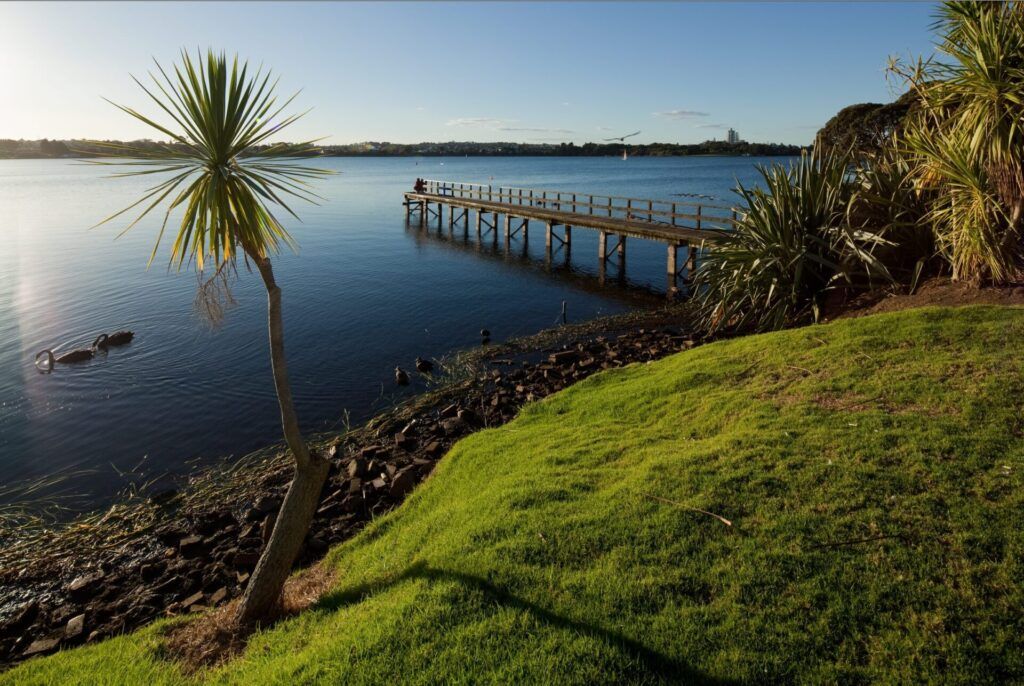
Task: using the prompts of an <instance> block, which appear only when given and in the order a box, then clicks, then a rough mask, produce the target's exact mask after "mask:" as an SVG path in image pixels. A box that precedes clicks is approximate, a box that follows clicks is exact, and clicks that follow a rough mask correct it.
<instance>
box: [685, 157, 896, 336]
mask: <svg viewBox="0 0 1024 686" xmlns="http://www.w3.org/2000/svg"><path fill="white" fill-rule="evenodd" d="M759 171H760V173H761V176H762V181H763V187H761V186H758V187H755V188H753V189H748V188H745V187H743V186H742V185H740V186H739V187H738V188H737V189H736V193H737V194H738V195H739V196H740V197H741V198H742V199H743V205H745V207H744V209H743V211H742V213H741V214H740V215H739V217H738V219H737V223H736V225H735V226H734V227H733V229H732V230H729V231H723V232H722V233H721V235H720V237H719V238H718V239H717V240H716V242H715V245H714V247H713V248H712V250H711V251H710V253H709V254H708V255H707V256H706V258H705V259H704V261H703V262H702V263H701V264H700V265H699V266H698V268H697V271H696V273H695V275H694V287H695V291H694V297H695V300H696V304H697V312H698V319H699V321H700V322H701V324H702V326H703V328H704V329H705V330H706V331H708V332H713V331H716V330H720V329H754V330H771V329H779V328H782V327H784V326H787V325H790V324H795V323H802V322H805V321H809V320H811V319H817V317H818V314H819V312H820V305H821V303H822V300H823V298H824V296H825V294H826V293H827V292H828V291H829V290H831V289H834V288H837V287H840V286H843V287H848V286H853V285H863V284H864V283H871V282H873V281H877V280H878V279H883V280H888V278H889V274H888V271H887V270H886V268H885V267H884V265H883V264H882V263H881V262H880V261H879V260H878V259H877V258H876V257H875V256H874V255H873V254H872V252H873V250H875V249H876V248H877V247H879V246H880V245H883V244H884V243H885V241H884V239H882V238H881V237H880V236H879V235H878V234H876V233H873V232H870V231H866V230H864V229H862V228H853V227H851V225H850V223H849V221H848V218H847V211H848V208H849V205H850V200H851V198H852V197H853V196H854V193H855V192H856V187H855V184H854V177H853V175H851V173H850V170H849V166H848V161H847V158H846V157H845V156H843V155H837V154H833V153H829V154H825V155H824V156H821V157H818V156H817V155H810V156H808V155H804V156H803V157H801V159H800V161H799V162H797V163H795V164H793V165H792V166H791V167H788V168H787V167H785V166H783V165H779V164H776V165H772V166H770V167H760V168H759Z"/></svg>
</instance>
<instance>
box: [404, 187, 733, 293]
mask: <svg viewBox="0 0 1024 686" xmlns="http://www.w3.org/2000/svg"><path fill="white" fill-rule="evenodd" d="M404 204H405V208H406V219H407V221H411V218H412V215H413V214H414V213H415V214H418V215H419V223H420V225H421V226H424V227H425V226H426V225H427V223H428V221H429V219H430V218H436V219H437V226H438V230H440V228H441V223H442V213H443V210H444V207H445V206H447V209H448V230H449V233H451V232H453V231H454V228H455V226H457V225H458V226H461V227H462V229H463V231H464V232H465V234H466V236H467V237H468V234H469V224H470V212H475V213H476V234H477V239H478V240H481V241H482V240H483V233H484V232H485V230H486V231H489V232H493V236H494V241H495V242H497V240H498V223H499V222H498V217H499V215H503V216H504V235H505V246H506V249H507V248H508V247H509V246H510V245H511V241H512V239H513V238H514V237H515V236H517V235H521V236H522V240H523V243H524V245H525V244H526V241H527V240H528V230H529V224H530V222H531V221H536V222H540V223H542V224H543V225H544V226H545V236H544V246H545V253H546V257H547V260H548V262H549V263H550V261H551V258H552V255H553V253H554V251H555V249H556V245H557V249H559V250H562V251H563V252H564V257H565V259H566V260H567V261H568V259H569V254H570V250H571V248H572V230H573V228H582V229H591V230H594V231H597V232H598V259H599V261H598V275H599V278H600V279H601V281H602V282H603V281H604V278H605V268H606V265H607V264H608V263H609V262H610V261H614V262H617V263H618V267H619V275H620V278H621V277H623V276H624V275H625V265H626V239H627V238H640V239H646V240H652V241H658V242H660V243H663V244H664V245H666V247H667V270H666V271H667V277H668V281H667V290H668V293H669V296H670V297H671V296H672V295H674V294H675V293H677V292H678V290H679V289H678V285H679V281H680V279H682V280H683V282H684V283H685V284H686V285H687V291H689V287H690V285H691V280H692V278H693V274H694V272H695V270H696V268H697V261H698V258H699V257H700V255H701V254H702V253H703V252H705V251H706V250H708V249H711V248H712V247H713V244H714V243H715V241H716V240H719V239H720V238H721V235H722V232H723V231H727V230H729V229H731V228H732V226H733V225H734V224H735V222H736V219H737V212H736V209H735V208H732V207H728V206H726V205H716V204H711V203H697V202H690V201H686V200H656V199H653V198H632V197H628V196H616V195H598V194H594V193H574V192H567V191H557V190H547V189H539V188H519V187H516V186H494V185H488V184H482V183H468V182H459V181H438V180H434V179H425V180H423V185H422V186H417V189H416V190H413V191H411V192H407V193H406V194H405V203H404ZM556 227H561V232H560V233H561V235H559V232H558V231H556ZM681 250H685V251H686V252H685V260H684V261H683V264H682V265H680V263H679V262H680V261H679V259H678V258H679V256H680V251H681Z"/></svg>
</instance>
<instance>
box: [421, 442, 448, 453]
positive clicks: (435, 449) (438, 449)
mask: <svg viewBox="0 0 1024 686" xmlns="http://www.w3.org/2000/svg"><path fill="white" fill-rule="evenodd" d="M424 450H425V451H426V452H427V454H428V455H431V456H434V457H437V456H438V455H440V454H441V453H442V452H444V446H443V445H441V443H440V442H439V441H431V442H430V443H428V444H427V447H426V448H424Z"/></svg>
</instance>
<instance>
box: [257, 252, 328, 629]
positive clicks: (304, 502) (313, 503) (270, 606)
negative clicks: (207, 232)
mask: <svg viewBox="0 0 1024 686" xmlns="http://www.w3.org/2000/svg"><path fill="white" fill-rule="evenodd" d="M246 252H247V254H248V256H249V259H251V260H252V261H253V262H254V263H255V264H256V268H257V269H258V270H259V272H260V276H261V277H262V278H263V284H264V286H266V289H267V315H268V326H269V329H270V360H271V364H272V367H273V373H274V386H275V388H276V390H277V402H278V404H279V405H280V407H281V427H282V428H283V429H284V439H285V442H286V443H287V444H288V449H289V451H291V454H292V457H293V458H294V460H295V477H294V478H293V479H292V483H291V485H290V486H289V487H288V493H287V495H286V496H285V499H284V503H283V504H282V505H281V511H280V512H279V513H278V515H277V521H276V522H275V523H274V530H273V532H272V533H271V535H270V541H269V542H268V543H267V548H266V550H264V552H263V555H262V556H261V557H260V561H259V563H258V564H257V565H256V571H255V572H253V575H252V578H251V579H250V580H249V586H248V587H247V588H246V589H245V595H244V597H243V598H242V603H241V605H240V606H239V608H238V615H237V618H238V621H239V622H240V623H242V624H253V623H255V622H259V621H260V620H262V619H266V618H267V617H268V616H269V615H270V613H271V612H272V611H273V610H274V608H275V607H276V605H277V603H278V600H279V599H280V597H281V590H282V589H283V588H284V583H285V581H286V580H287V579H288V575H289V574H290V573H291V570H292V565H293V564H294V563H295V558H296V556H297V555H298V554H299V550H300V549H301V548H302V543H303V541H304V540H305V538H306V534H307V533H309V526H310V524H311V523H312V521H313V514H314V513H315V512H316V507H317V504H318V503H319V501H320V493H321V490H322V489H323V485H324V481H325V480H326V478H327V471H328V467H329V462H328V460H327V459H326V458H325V457H324V456H323V455H319V454H316V453H311V452H310V450H309V447H308V446H307V445H306V442H305V441H304V440H303V438H302V433H301V432H300V431H299V420H298V417H297V416H296V415H295V405H294V402H293V401H292V390H291V386H290V384H289V383H288V364H287V362H286V361H285V355H284V326H283V323H282V318H281V289H280V288H279V287H278V286H277V282H276V281H275V280H274V270H273V268H272V267H271V264H270V259H269V258H267V257H260V256H258V255H256V254H253V253H252V252H251V251H246Z"/></svg>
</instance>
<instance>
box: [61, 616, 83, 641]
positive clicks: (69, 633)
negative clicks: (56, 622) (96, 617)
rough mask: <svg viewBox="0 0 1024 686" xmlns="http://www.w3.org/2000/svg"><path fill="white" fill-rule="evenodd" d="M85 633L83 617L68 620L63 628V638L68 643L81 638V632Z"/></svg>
mask: <svg viewBox="0 0 1024 686" xmlns="http://www.w3.org/2000/svg"><path fill="white" fill-rule="evenodd" d="M84 631H85V615H84V614H80V615H75V616H74V617H72V618H71V619H69V620H68V623H67V625H66V626H65V627H64V638H65V639H67V640H69V641H74V640H77V639H78V638H80V637H81V636H82V632H84Z"/></svg>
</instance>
